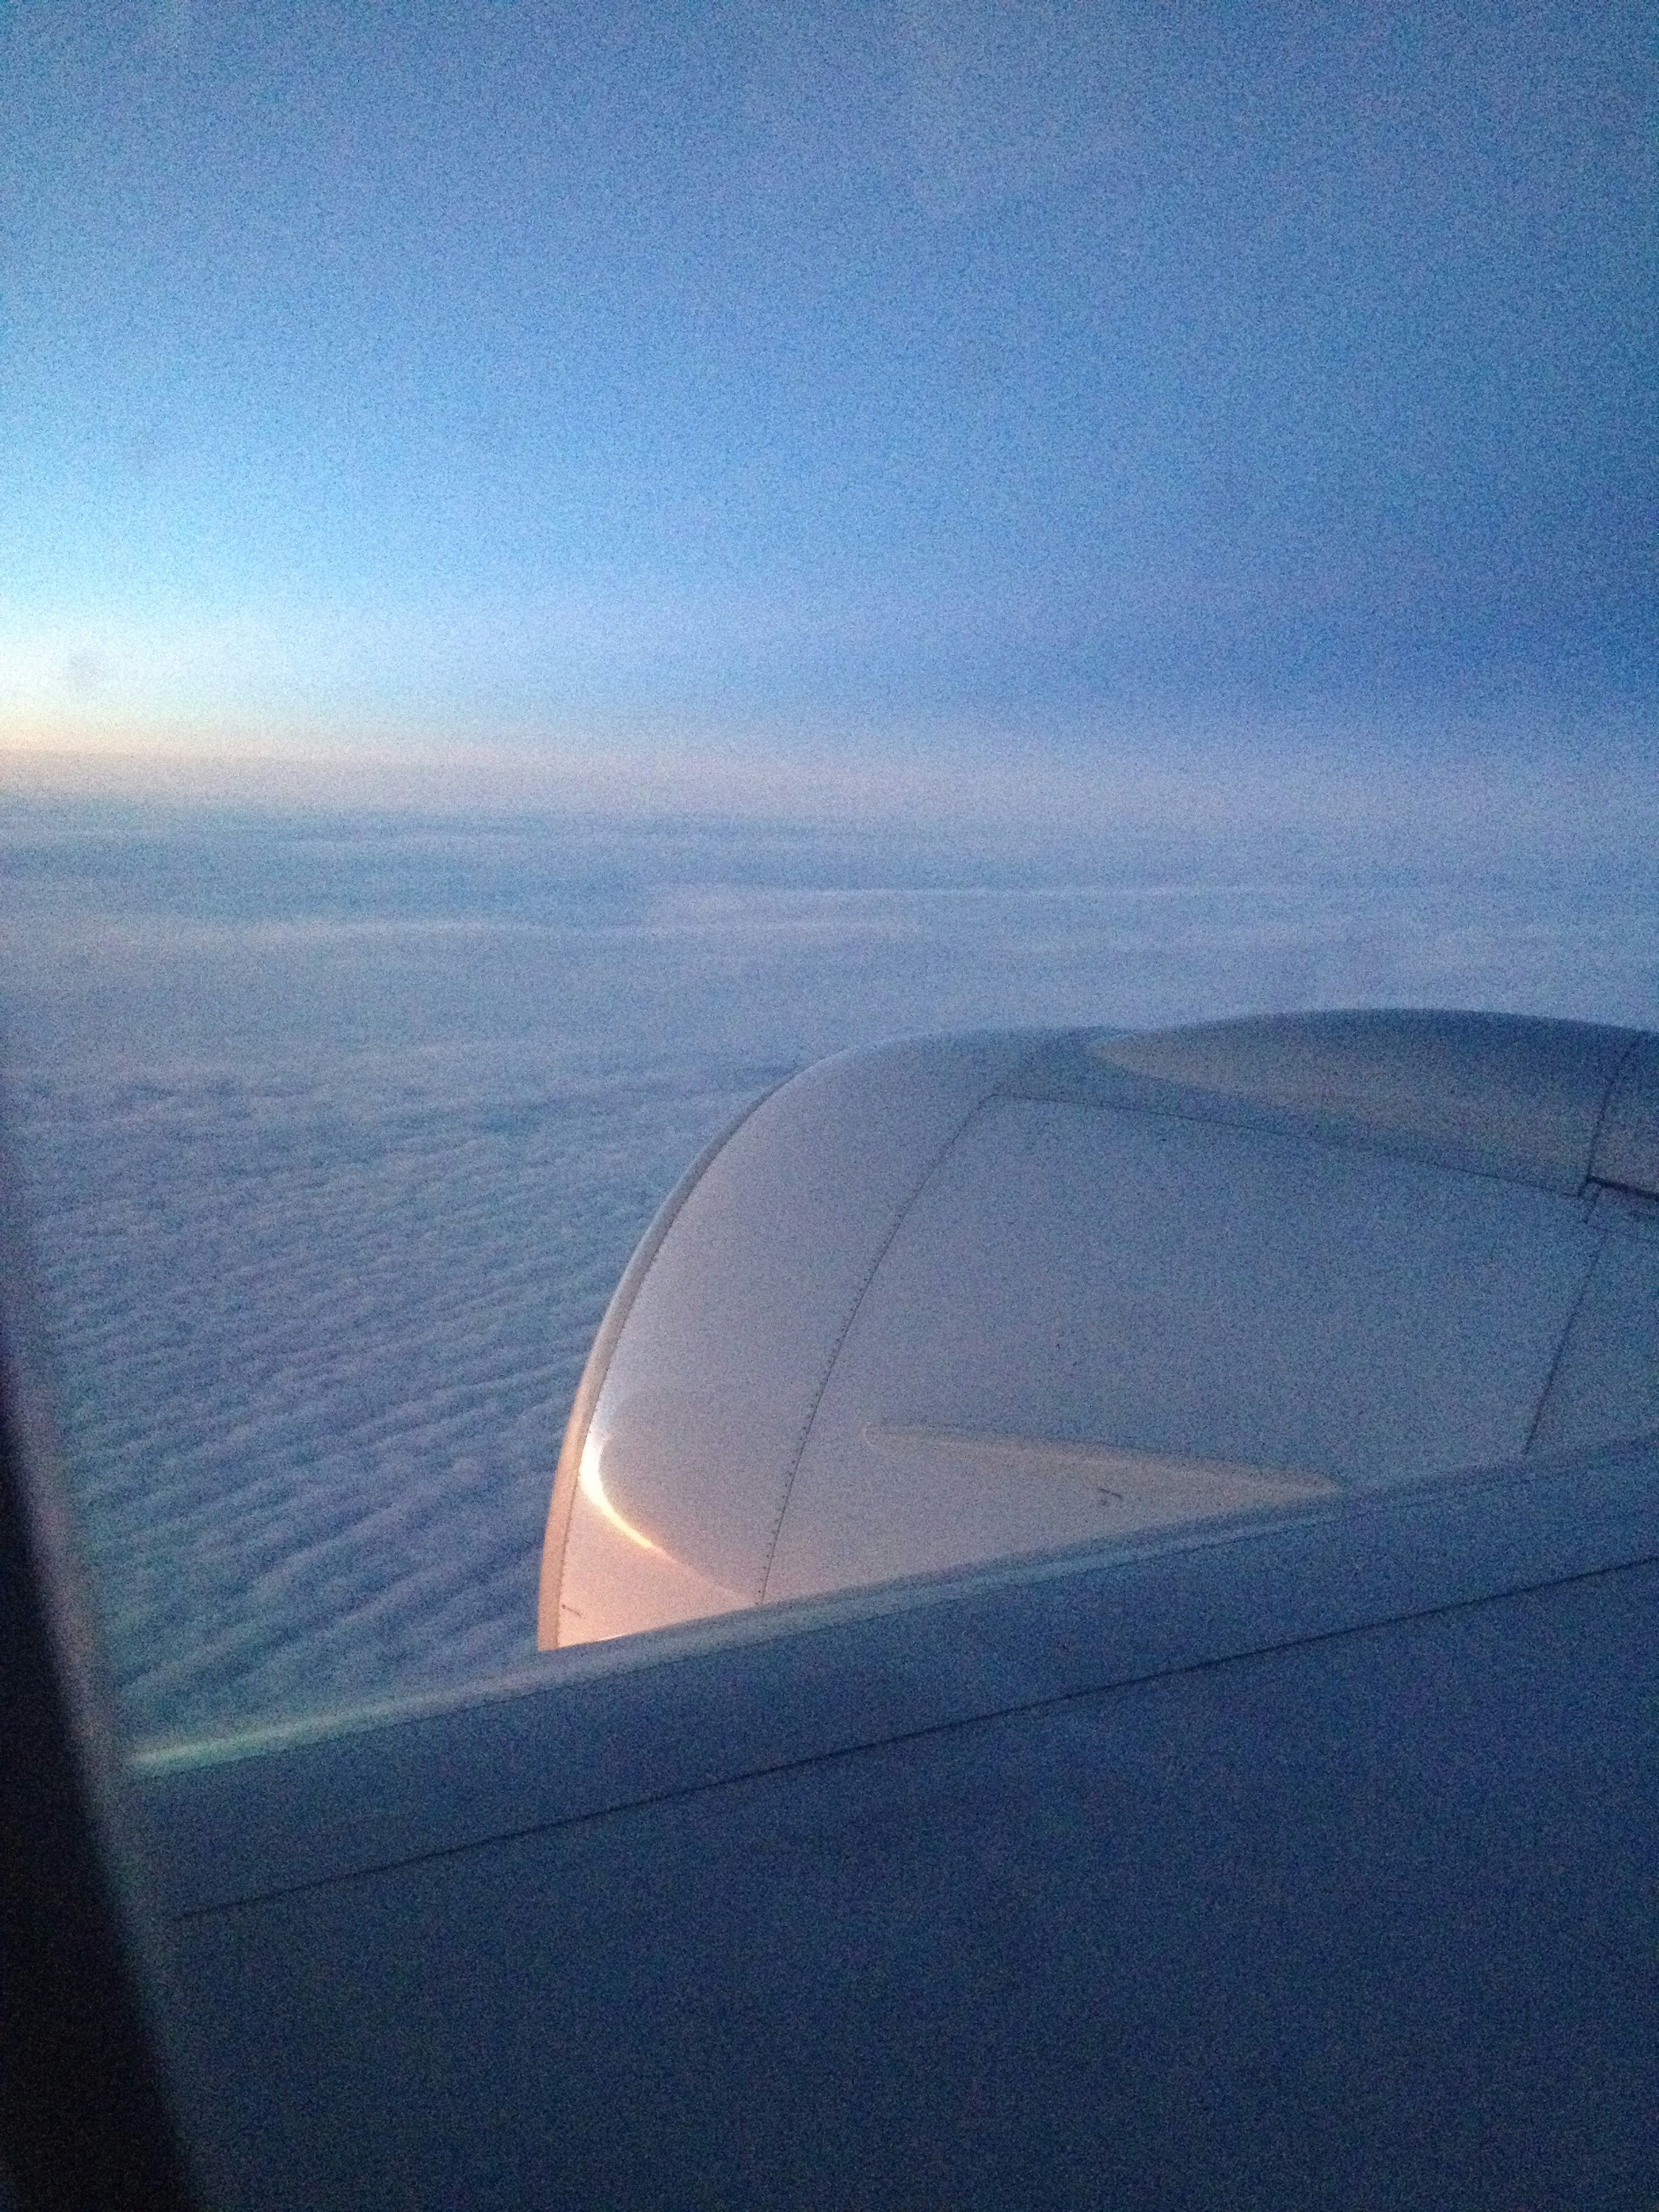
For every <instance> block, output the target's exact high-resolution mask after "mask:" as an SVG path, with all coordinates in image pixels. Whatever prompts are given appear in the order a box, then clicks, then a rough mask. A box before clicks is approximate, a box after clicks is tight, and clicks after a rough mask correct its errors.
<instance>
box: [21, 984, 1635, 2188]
mask: <svg viewBox="0 0 1659 2212" xmlns="http://www.w3.org/2000/svg"><path fill="white" fill-rule="evenodd" d="M8 1274H9V1277H13V1276H15V1269H9V1270H8ZM5 1318H6V1355H7V1370H6V1386H7V1417H8V1418H7V1443H8V1470H9V1490H8V1493H7V1496H8V1508H7V1511H8V1517H7V1521H6V1523H5V1534H6V1542H5V1547H4V1559H5V1564H6V1571H7V1577H8V1581H7V1587H6V1590H5V1593H4V1595H5V1599H6V1611H5V1617H6V1618H7V1620H8V1622H9V1626H8V1627H7V1631H6V1633H7V1638H8V1642H7V1647H6V1650H5V1654H4V1667H5V1672H4V1677H3V1679H4V1680H5V1682H6V1684H7V1691H6V1698H7V1704H6V1719H7V1725H8V1728H9V1729H11V1730H13V1731H15V1732H14V1733H13V1734H12V1735H10V1736H9V1744H11V1745H21V1746H22V1750H21V1753H15V1754H14V1755H12V1756H11V1757H9V1761H8V1765H7V1777H8V1778H7V1781H6V1784H5V1787H6V1790H7V1803H6V1811H7V1835H8V1837H9V1844H8V1846H7V1860H8V1864H7V1866H6V1868H5V1869H4V1871H5V1874H6V1875H7V1877H8V1887H9V1894H10V1895H11V1897H12V1898H13V1899H14V1900H15V1901H14V1903H13V1905H11V1907H10V1908H9V1911H8V1914H7V1918H6V1922H5V1929H6V1942H7V1946H8V1948H7V1952H6V1954H5V1958H4V1962H3V1963H4V1965H5V1967H6V1971H7V1975H8V1982H7V1986H8V1989H9V1991H10V1995H9V2000H8V2004H9V2011H8V2022H7V2027H6V2042H5V2051H4V2055H5V2058H6V2062H7V2066H8V2069H9V2081H10V2084H11V2087H10V2088H9V2093H8V2102H7V2105H6V2107H5V2113H4V2118H5V2125H6V2130H7V2132H6V2136H5V2157H6V2159H7V2160H8V2162H9V2164H10V2166H11V2167H12V2171H13V2175H14V2179H15V2183H16V2187H17V2197H18V2201H19V2203H21V2204H23V2205H25V2206H27V2205H33V2204H35V2203H77V2204H79V2203H87V2204H91V2203H130V2204H141V2203H155V2204H162V2203H185V2202H189V2201H200V2202H201V2203H204V2204H210V2205H222V2206H227V2207H231V2206H234V2207H244V2206H246V2207H256V2206H257V2207H265V2206H269V2207H272V2208H276V2207H281V2208H284V2212H293V2208H334V2207H339V2208H346V2207H352V2208H366V2207H381V2206H385V2207H387V2208H391V2207H399V2208H402V2207H432V2208H457V2209H458V2212H459V2208H472V2207H479V2208H483V2207H492V2208H493V2207H501V2208H507V2207H513V2208H515V2212H523V2208H532V2207H547V2208H554V2207H566V2206H568V2207H600V2206H630V2207H631V2206H651V2207H659V2206H660V2207H682V2206H684V2207H692V2206H708V2207H715V2206H718V2207H732V2208H738V2207H741V2208H750V2207H753V2208H756V2209H757V2212H759V2208H768V2212H770V2208H776V2207H782V2206H799V2207H802V2208H808V2207H811V2208H831V2207H839V2206H846V2207H861V2206H889V2205H892V2206H916V2205H921V2206H933V2205H937V2206H941V2207H945V2206H949V2207H957V2206H981V2205H982V2206H987V2207H991V2206H994V2207H1022V2208H1023V2207H1048V2206H1055V2207H1059V2206H1068V2207H1070V2206H1079V2207H1081V2206H1101V2207H1111V2208H1114V2212H1122V2209H1123V2208H1132V2207H1135V2208H1138V2207H1145V2208H1159V2212H1163V2209H1164V2208H1173V2207H1194V2208H1196V2207H1200V2206H1204V2207H1229V2208H1233V2207H1237V2208H1261V2212H1293V2208H1298V2207H1307V2208H1314V2207H1319V2208H1331V2207H1341V2208H1357V2207H1367V2206H1376V2207H1378V2208H1383V2207H1387V2208H1389V2212H1401V2208H1407V2207H1421V2208H1424V2212H1429V2209H1430V2208H1432V2212H1449V2208H1459V2212H1474V2209H1475V2208H1485V2207H1490V2208H1492V2212H1522V2208H1543V2207H1562V2208H1565V2207H1572V2208H1604V2207H1605V2208H1624V2207H1630V2208H1636V2207H1642V2208H1644V2212H1651V2208H1652V2206H1653V2205H1654V2203H1656V2202H1659V2126H1656V2115H1659V1944H1656V1936H1659V1881H1656V1876H1659V1752H1656V1741H1655V1725H1656V1720H1659V1038H1656V1037H1653V1036H1644V1035H1641V1034H1638V1033H1636V1032H1633V1031H1629V1030H1610V1029H1604V1028H1596V1027H1592V1026H1589V1025H1587V1024H1572V1023H1557V1022H1541V1021H1528V1020H1522V1019H1519V1018H1502V1017H1496V1016H1478V1015H1462V1014H1422V1013H1394V1014H1348V1015H1318V1016H1308V1017H1303V1018H1293V1019H1292V1018H1285V1019H1279V1020H1271V1021H1267V1020H1264V1021H1252V1022H1237V1023H1230V1024H1219V1025H1214V1026H1210V1027H1206V1028H1202V1029H1194V1030H1175V1031H1169V1032H1165V1033H1162V1034H1158V1035H1153V1036H1121V1035H1109V1034H1105V1033H1102V1032H1097V1031H1085V1032H1065V1033H1044V1034H1037V1033H1030V1034H1025V1035H1019V1036H1008V1035H998V1036H971V1037H961V1038H950V1039H935V1040H929V1041H924V1042H911V1043H904V1044H899V1045H894V1046H889V1047H884V1048H878V1049H876V1050H873V1051H869V1052H864V1053H859V1054H848V1055H845V1056H842V1058H840V1059H837V1060H829V1061H827V1062H823V1063H821V1064H820V1065H819V1066H817V1067H814V1068H811V1069H808V1070H807V1071H806V1072H805V1073H803V1074H801V1075H799V1076H798V1077H796V1078H794V1079H793V1080H792V1081H791V1082H789V1083H788V1084H787V1085H784V1086H782V1087H781V1089H780V1090H778V1091H775V1092H774V1093H772V1094H771V1095H770V1096H769V1097H768V1098H766V1099H764V1100H763V1101H762V1102H761V1103H759V1104H758V1105H757V1106H756V1107H755V1108H753V1109H751V1110H750V1112H749V1114H748V1115H746V1116H745V1117H744V1120H743V1121H741V1122H740V1123H739V1124H738V1126H737V1127H736V1128H735V1129H733V1130H732V1131H731V1132H729V1133H727V1135H726V1138H725V1139H722V1140H721V1142H720V1144H719V1145H717V1146H714V1148H712V1149H711V1151H710V1152H708V1154H706V1155H705V1156H704V1158H703V1159H702V1161H700V1162H699V1163H698V1164H697V1165H696V1168H695V1169H694V1170H692V1172H691V1173H690V1175H689V1176H687V1178H686V1179H685V1181H684V1182H683V1183H682V1185H681V1186H680V1188H679V1189H678V1191H677V1192H676V1193H675V1194H674V1195H673V1196H672V1197H671V1200H669V1201H668V1203H667V1205H666V1206H665V1207H664V1209H663V1211H662V1213H661V1214H660V1215H659V1218H658V1220H657V1222H656V1223H655V1224H654V1225H653V1227H652V1229H651V1231H649V1232H648V1233H647V1237H646V1238H645V1240H644V1242H643V1243H642V1244H641V1248H640V1250H639V1252H638V1253H637V1254H636V1255H635V1259H634V1261H632V1262H631V1263H630V1265H629V1269H628V1272H627V1273H626V1275H625V1276H624V1278H623V1283H622V1285H621V1286H620V1287H619V1289H618V1291H617V1296H616V1298H615V1299H614V1300H613V1303H612V1305H611V1310H610V1312H609V1314H608V1315H607V1316H606V1318H605V1322H604V1324H603V1326H602V1328H601V1330H600V1332H599V1338H598V1340H597V1341H596V1344H595V1346H594V1351H593V1354H592V1358H591V1359H590V1362H589V1365H588V1370H587V1373H586V1376H585V1377H584V1380H583V1383H582V1386H581V1389H580V1393H579V1395H578V1398H577V1401H576V1405H575V1408H574V1412H573V1414H572V1417H571V1423H570V1428H569V1432H568V1437H567V1440H566V1444H565V1449H564V1452H563V1454H562V1458H561V1462H560V1467H559V1471H558V1475H557V1479H556V1485H555V1488H554V1494H553V1500H552V1506H551V1510H550V1519H549V1528H548V1538H547V1546H546V1553H545V1559H544V1583H543V1596H542V1620H541V1633H542V1641H543V1643H544V1644H546V1645H549V1646H557V1647H559V1648H558V1649H557V1650H556V1651H555V1652H553V1653H552V1654H551V1655H550V1656H549V1657H548V1658H547V1659H546V1660H545V1661H544V1662H543V1663H542V1666H541V1668H539V1669H538V1671H537V1673H536V1674H534V1675H533V1677H532V1676H526V1678H525V1679H524V1680H522V1681H520V1682H518V1683H516V1684H513V1685H507V1686H502V1685H499V1684H497V1685H494V1686H489V1687H487V1688H485V1689H483V1691H481V1692H477V1693H476V1694H474V1695H472V1696H471V1697H463V1698H456V1699H449V1700H447V1701H436V1700H434V1701H428V1702H427V1703H425V1704H422V1705H409V1706H406V1707H404V1708H402V1709H400V1710H399V1711H396V1712H395V1713H392V1714H390V1715H382V1716H380V1717H372V1716H371V1717H357V1718H356V1719H355V1720H347V1721H343V1722H340V1721H336V1722H326V1721H320V1722H319V1723H316V1724H315V1725H314V1726H313V1727H309V1728H304V1729H291V1730H289V1731H288V1732H286V1733H285V1734H282V1733H272V1734H271V1735H268V1736H267V1737H265V1738H264V1739H258V1738H250V1739H246V1740H244V1741H238V1742H235V1743H230V1744H224V1745H217V1746H215V1745H204V1746H201V1747H195V1748H193V1749H191V1750H186V1751H183V1752H176V1753H167V1754H164V1755H155V1756H151V1757H149V1758H148V1759H139V1760H138V1761H137V1763H136V1765H135V1766H134V1767H133V1768H132V1769H131V1770H128V1771H122V1770H121V1769H120V1768H119V1766H118V1764H117V1763H116V1762H115V1761H114V1760H113V1759H112V1756H111V1754H110V1753H109V1752H108V1749H107V1746H106V1739H105V1737H104V1736H103V1735H100V1732H99V1731H100V1723H99V1719H98V1707H97V1692H96V1686H95V1683H94V1681H93V1680H92V1665H93V1662H92V1661H91V1660H90V1658H89V1657H88V1654H87V1651H86V1650H85V1647H84V1643H83V1641H82V1639H81V1638H80V1635H79V1632H78V1631H77V1629H76V1597H75V1589H74V1583H73V1575H72V1570H71V1566H70V1562H69V1558H68V1547H67V1543H66V1539H65V1537H64V1532H63V1530H62V1528H61V1526H60V1525H59V1522H60V1516H61V1507H60V1506H59V1505H58V1504H57V1503H55V1500H56V1499H57V1497H58V1492H56V1491H55V1489H54V1487H53V1483H54V1474H53V1469H52V1465H51V1447H50V1442H49V1439H48V1438H47V1437H46V1431H45V1429H44V1425H42V1423H41V1422H40V1418H39V1415H38V1413H37V1412H34V1411H32V1401H31V1400H30V1398H29V1395H28V1378H27V1353H26V1346H25V1344H24V1339H23V1334H22V1333H21V1332H22V1328H23V1324H22V1322H20V1320H19V1318H18V1316H17V1314H16V1311H15V1306H10V1305H9V1310H8V1311H7V1314H6V1317H5ZM43 1601H44V1602H43ZM135 1869H136V1870H137V1871H135ZM145 1869H147V1870H148V1874H147V1879H148V1880H149V1883H150V1885H151V1887H150V1889H149V1893H148V1896H147V1897H145V1896H141V1895H138V1894H137V1893H136V1891H135V1888H134V1884H135V1882H136V1881H138V1880H139V1879H140V1877H141V1875H143V1873H144V1870H145ZM17 1900H21V1902H18V1901H17ZM186 2167H188V2168H189V2169H190V2170H191V2172H193V2173H194V2175H195V2177H196V2179H195V2183H194V2187H195V2189H196V2190H197V2192H198V2197H197V2198H194V2199H193V2198H191V2197H188V2196H187V2194H186V2191H187V2189H188V2188H189V2187H190V2186H191V2185H189V2184H187V2183H186V2181H185V2179H184V2174H185V2168H186ZM54 2189H57V2190H58V2194H53V2193H52V2192H53V2191H54ZM77 2192H78V2193H77Z"/></svg>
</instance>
